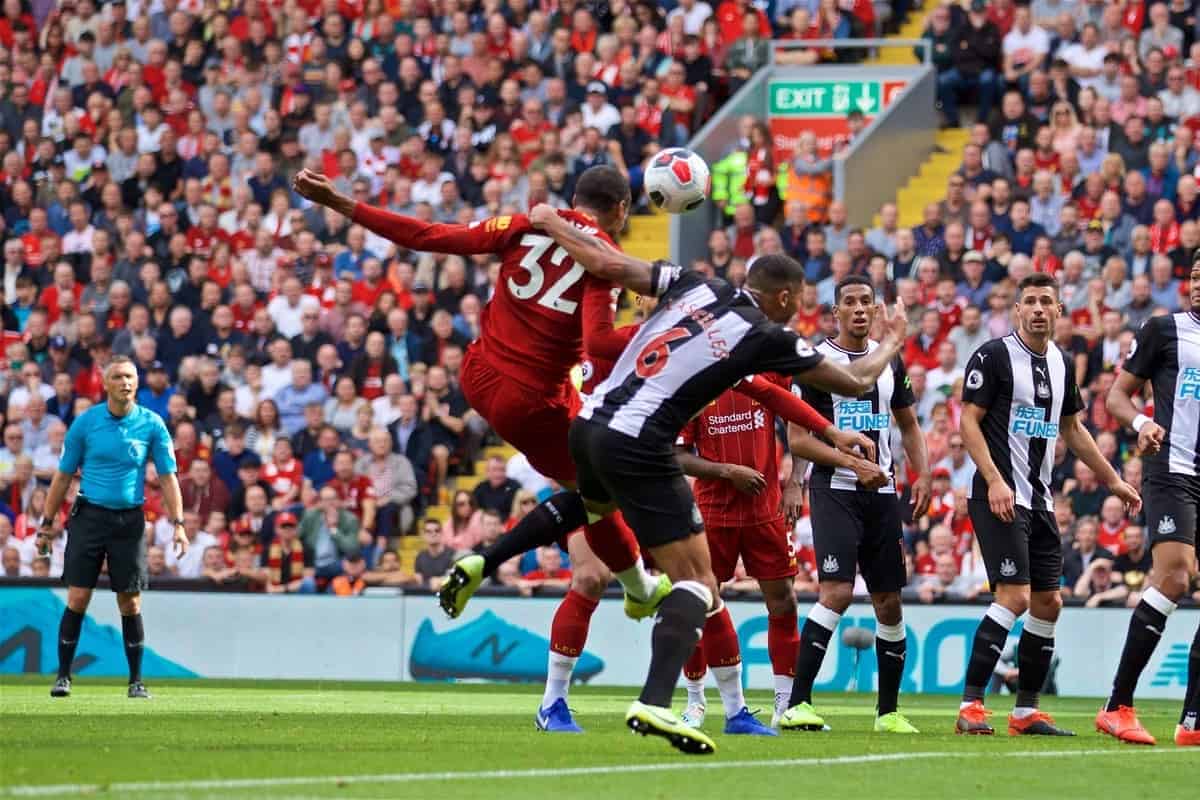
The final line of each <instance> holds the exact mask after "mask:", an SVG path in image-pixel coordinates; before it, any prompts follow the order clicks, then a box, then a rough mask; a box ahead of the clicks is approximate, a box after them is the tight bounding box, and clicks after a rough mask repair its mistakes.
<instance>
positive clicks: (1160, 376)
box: [1124, 312, 1200, 476]
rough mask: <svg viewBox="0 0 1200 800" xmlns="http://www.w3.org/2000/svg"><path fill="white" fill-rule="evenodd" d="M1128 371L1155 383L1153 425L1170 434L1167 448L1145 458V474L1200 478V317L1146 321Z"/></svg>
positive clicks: (1185, 315)
mask: <svg viewBox="0 0 1200 800" xmlns="http://www.w3.org/2000/svg"><path fill="white" fill-rule="evenodd" d="M1124 369H1126V370H1128V371H1129V372H1130V373H1132V374H1133V375H1136V376H1137V377H1139V378H1143V379H1145V380H1148V381H1150V385H1151V387H1152V388H1153V389H1154V421H1155V422H1157V423H1158V424H1159V425H1161V426H1162V428H1163V430H1165V431H1166V432H1167V435H1166V436H1165V437H1164V438H1163V447H1162V448H1161V449H1160V450H1159V451H1158V452H1157V453H1155V454H1154V455H1152V456H1147V457H1146V471H1147V472H1158V473H1165V472H1170V473H1174V474H1176V475H1193V476H1194V475H1200V316H1197V315H1196V314H1195V313H1193V312H1184V313H1179V314H1171V315H1169V316H1161V317H1151V318H1150V319H1148V320H1146V323H1145V324H1144V325H1142V327H1141V329H1140V330H1139V331H1138V332H1137V337H1136V338H1135V339H1134V346H1133V352H1131V353H1130V354H1129V358H1128V359H1126V361H1125V366H1124Z"/></svg>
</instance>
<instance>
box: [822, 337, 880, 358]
mask: <svg viewBox="0 0 1200 800" xmlns="http://www.w3.org/2000/svg"><path fill="white" fill-rule="evenodd" d="M825 341H826V342H827V343H828V344H829V346H830V347H832V348H834V349H835V350H841V351H842V352H843V353H845V354H847V355H851V356H865V355H866V354H867V353H869V352H870V351H871V340H870V339H867V346H866V348H865V349H863V350H851V349H850V348H848V347H842V346H841V345H840V344H838V343H837V340H836V339H826V340H825Z"/></svg>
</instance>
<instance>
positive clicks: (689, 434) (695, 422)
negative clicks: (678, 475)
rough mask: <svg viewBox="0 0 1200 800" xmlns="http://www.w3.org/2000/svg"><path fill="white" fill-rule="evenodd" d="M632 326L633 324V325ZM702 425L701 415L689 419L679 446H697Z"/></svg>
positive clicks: (679, 440)
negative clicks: (698, 431) (698, 430)
mask: <svg viewBox="0 0 1200 800" xmlns="http://www.w3.org/2000/svg"><path fill="white" fill-rule="evenodd" d="M631 327H632V326H631ZM699 425H700V417H692V418H691V419H690V420H688V423H687V425H684V426H683V430H681V431H680V432H679V438H678V439H676V440H675V445H676V446H677V447H686V448H689V449H691V448H692V447H695V446H696V430H697V428H698V427H699Z"/></svg>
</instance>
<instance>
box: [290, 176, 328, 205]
mask: <svg viewBox="0 0 1200 800" xmlns="http://www.w3.org/2000/svg"><path fill="white" fill-rule="evenodd" d="M292 188H293V189H294V190H295V191H296V194H298V195H300V196H301V197H303V198H305V199H306V200H311V201H312V202H314V203H316V204H317V205H321V206H327V205H330V204H331V203H332V202H333V201H334V198H336V197H337V196H338V192H337V189H335V188H333V181H331V180H329V178H328V177H327V176H325V175H322V174H321V173H319V172H314V171H313V170H311V169H302V170H300V171H299V172H297V173H296V177H295V178H293V179H292Z"/></svg>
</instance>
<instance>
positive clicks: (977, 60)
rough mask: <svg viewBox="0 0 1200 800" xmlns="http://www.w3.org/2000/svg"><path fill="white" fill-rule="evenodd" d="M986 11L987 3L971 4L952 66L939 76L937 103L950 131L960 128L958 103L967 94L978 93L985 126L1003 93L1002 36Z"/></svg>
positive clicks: (957, 39) (958, 34) (957, 36)
mask: <svg viewBox="0 0 1200 800" xmlns="http://www.w3.org/2000/svg"><path fill="white" fill-rule="evenodd" d="M987 7H988V4H987V0H972V2H971V6H970V11H969V12H968V14H967V22H966V24H964V25H962V26H960V27H959V28H958V30H957V32H956V34H955V36H954V38H953V45H952V50H953V66H952V67H951V68H950V69H948V70H946V71H945V72H943V73H941V74H939V75H938V100H940V101H941V104H942V113H943V114H944V115H945V117H946V124H947V125H949V126H951V127H958V124H959V122H958V102H959V96H960V94H962V93H963V92H964V91H976V92H978V103H979V120H980V121H981V122H983V121H986V120H987V119H988V118H989V116H990V115H991V112H992V105H993V104H994V103H995V98H996V95H997V94H998V93H999V92H1000V91H1001V90H1002V89H1003V76H1002V75H1001V73H1000V71H999V70H1000V67H1001V50H1002V44H1001V38H1000V37H1001V34H1000V31H999V29H998V28H997V27H996V26H995V25H994V24H993V23H992V22H991V21H989V20H988V18H987Z"/></svg>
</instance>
